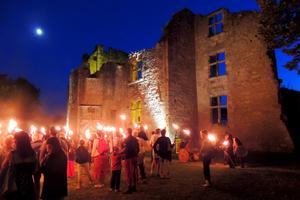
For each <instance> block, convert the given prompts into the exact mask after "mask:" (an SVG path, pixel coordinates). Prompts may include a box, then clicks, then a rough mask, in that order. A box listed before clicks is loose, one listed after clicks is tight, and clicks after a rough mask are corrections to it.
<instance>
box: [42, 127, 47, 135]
mask: <svg viewBox="0 0 300 200" xmlns="http://www.w3.org/2000/svg"><path fill="white" fill-rule="evenodd" d="M41 132H42V133H43V135H46V129H45V127H41Z"/></svg>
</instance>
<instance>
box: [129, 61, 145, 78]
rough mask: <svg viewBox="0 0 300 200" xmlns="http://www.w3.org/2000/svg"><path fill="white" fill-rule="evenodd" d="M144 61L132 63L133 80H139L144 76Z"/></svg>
mask: <svg viewBox="0 0 300 200" xmlns="http://www.w3.org/2000/svg"><path fill="white" fill-rule="evenodd" d="M142 69H143V62H142V61H138V62H136V63H134V64H132V65H131V81H137V80H140V79H141V78H142Z"/></svg>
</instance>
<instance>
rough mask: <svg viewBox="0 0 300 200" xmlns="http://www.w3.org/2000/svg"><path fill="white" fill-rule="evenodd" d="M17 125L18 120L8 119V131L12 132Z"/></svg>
mask: <svg viewBox="0 0 300 200" xmlns="http://www.w3.org/2000/svg"><path fill="white" fill-rule="evenodd" d="M17 126H18V123H17V122H16V120H14V119H10V120H9V121H8V128H7V131H8V132H9V133H11V132H13V131H14V129H15V128H17Z"/></svg>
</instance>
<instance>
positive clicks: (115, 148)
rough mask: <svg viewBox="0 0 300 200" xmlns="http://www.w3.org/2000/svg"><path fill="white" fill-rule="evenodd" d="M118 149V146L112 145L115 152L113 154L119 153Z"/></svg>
mask: <svg viewBox="0 0 300 200" xmlns="http://www.w3.org/2000/svg"><path fill="white" fill-rule="evenodd" d="M119 150H120V149H119V147H117V146H114V147H113V153H115V154H116V153H119Z"/></svg>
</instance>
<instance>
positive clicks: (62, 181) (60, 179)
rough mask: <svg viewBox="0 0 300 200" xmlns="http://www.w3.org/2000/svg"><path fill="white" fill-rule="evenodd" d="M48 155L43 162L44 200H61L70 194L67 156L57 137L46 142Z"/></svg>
mask: <svg viewBox="0 0 300 200" xmlns="http://www.w3.org/2000/svg"><path fill="white" fill-rule="evenodd" d="M46 150H47V154H46V156H45V157H44V158H43V160H42V161H41V162H42V164H41V171H42V173H43V174H44V184H43V190H42V196H41V198H42V199H45V200H60V199H64V197H66V196H67V194H68V187H67V156H66V154H65V153H64V151H63V150H62V147H61V145H60V143H59V140H58V138H57V137H50V138H49V139H48V140H47V142H46Z"/></svg>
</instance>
